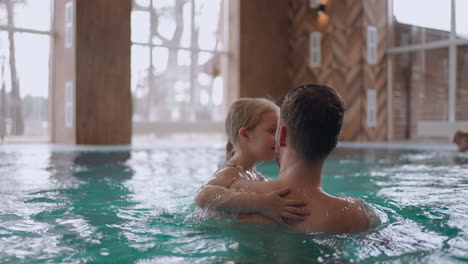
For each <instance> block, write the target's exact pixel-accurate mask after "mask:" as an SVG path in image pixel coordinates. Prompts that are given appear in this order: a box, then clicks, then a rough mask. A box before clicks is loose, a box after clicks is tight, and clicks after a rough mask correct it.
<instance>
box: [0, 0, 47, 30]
mask: <svg viewBox="0 0 468 264" xmlns="http://www.w3.org/2000/svg"><path fill="white" fill-rule="evenodd" d="M51 3H52V1H51V0H43V1H14V0H1V1H0V24H10V25H11V24H13V25H14V26H15V27H19V28H27V29H36V30H45V31H50V29H51V10H52V8H51ZM10 8H11V9H10ZM10 12H11V13H13V14H12V15H13V16H12V17H11V19H12V21H13V23H11V22H10V23H8V20H9V19H8V17H9V13H10Z"/></svg>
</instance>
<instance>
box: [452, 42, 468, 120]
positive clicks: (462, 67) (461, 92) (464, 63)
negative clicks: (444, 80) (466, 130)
mask: <svg viewBox="0 0 468 264" xmlns="http://www.w3.org/2000/svg"><path fill="white" fill-rule="evenodd" d="M457 57H458V58H457V86H456V87H457V88H456V89H457V92H456V104H455V105H456V111H455V113H456V114H455V119H456V120H463V121H468V45H465V46H460V47H458V48H457Z"/></svg>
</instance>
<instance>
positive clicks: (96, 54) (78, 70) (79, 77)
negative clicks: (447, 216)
mask: <svg viewBox="0 0 468 264" xmlns="http://www.w3.org/2000/svg"><path fill="white" fill-rule="evenodd" d="M69 3H71V5H72V10H73V26H72V29H73V43H72V46H71V47H66V46H65V23H66V21H65V12H66V8H65V7H66V6H67V5H70V4H69ZM54 10H55V17H56V20H55V21H54V29H55V32H56V37H55V39H54V48H53V51H54V58H55V59H54V61H53V67H52V68H53V72H54V73H53V77H52V79H53V80H52V91H51V94H52V100H53V105H54V107H53V112H52V119H53V127H52V130H53V131H52V139H53V142H56V143H66V144H93V145H94V144H96V145H101V144H105V145H113V144H130V142H131V134H132V131H131V127H132V126H131V115H132V99H131V90H130V14H131V0H113V1H108V0H79V1H76V0H70V1H55V8H54ZM67 82H68V83H71V84H72V86H73V89H72V90H73V98H72V99H73V100H72V102H73V103H72V109H73V110H72V112H73V122H72V123H71V124H70V122H68V124H67V123H66V122H65V121H66V119H67V118H66V116H65V115H66V108H67V102H66V100H65V96H66V93H65V90H66V89H65V87H66V85H67ZM68 105H70V104H68Z"/></svg>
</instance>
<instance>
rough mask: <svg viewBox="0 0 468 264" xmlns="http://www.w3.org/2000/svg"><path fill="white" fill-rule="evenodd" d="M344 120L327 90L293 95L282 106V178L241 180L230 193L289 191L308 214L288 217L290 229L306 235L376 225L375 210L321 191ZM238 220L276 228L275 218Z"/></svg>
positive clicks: (335, 98) (279, 136) (309, 88)
mask: <svg viewBox="0 0 468 264" xmlns="http://www.w3.org/2000/svg"><path fill="white" fill-rule="evenodd" d="M343 115H344V106H343V102H342V100H341V98H340V96H339V95H338V94H337V93H336V92H335V91H334V90H333V89H331V88H329V87H327V86H320V85H311V84H309V85H303V86H300V87H297V88H296V89H294V90H292V91H290V92H289V93H288V94H287V95H286V98H285V100H284V102H283V104H282V106H281V112H280V122H279V127H278V130H277V136H276V148H275V149H276V153H277V158H276V159H277V162H278V164H279V165H280V172H279V177H278V179H277V180H273V181H269V182H252V181H246V180H242V179H240V180H236V181H234V182H233V183H232V184H230V185H229V187H228V188H229V189H230V190H235V191H238V192H241V191H242V192H252V193H257V194H268V193H272V192H274V191H276V190H281V189H284V188H289V189H290V190H291V191H290V192H289V193H287V195H286V198H288V199H294V200H296V201H304V202H305V203H306V205H305V206H304V208H302V209H304V210H305V211H306V212H308V213H309V214H307V215H305V216H304V217H302V218H300V219H298V220H297V221H295V220H293V219H291V218H288V217H284V218H287V219H285V221H286V222H287V224H288V226H290V227H292V228H293V229H295V230H297V231H301V232H325V233H349V232H360V231H365V230H367V229H369V228H370V227H372V226H375V225H377V224H378V222H379V220H378V217H377V216H376V214H375V212H374V210H373V209H372V207H370V206H369V205H367V204H366V203H364V202H363V201H361V200H359V199H356V198H352V197H343V196H332V195H330V194H327V193H326V192H324V191H323V190H322V187H321V178H322V168H323V165H324V163H325V161H326V159H327V157H328V156H329V154H330V153H331V152H332V151H333V150H334V149H335V147H336V145H337V143H338V139H339V135H340V131H341V125H342V122H343ZM200 200H202V199H200ZM197 204H198V205H200V204H201V203H198V202H197ZM204 204H209V203H207V202H206V201H205V202H204ZM239 220H241V221H248V222H258V223H272V220H271V218H267V217H265V216H263V215H260V214H255V213H251V214H240V215H239Z"/></svg>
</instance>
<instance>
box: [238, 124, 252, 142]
mask: <svg viewBox="0 0 468 264" xmlns="http://www.w3.org/2000/svg"><path fill="white" fill-rule="evenodd" d="M238 134H239V138H240V139H241V140H242V141H244V142H247V141H249V133H248V131H247V129H245V127H241V128H240V129H239V132H238Z"/></svg>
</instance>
